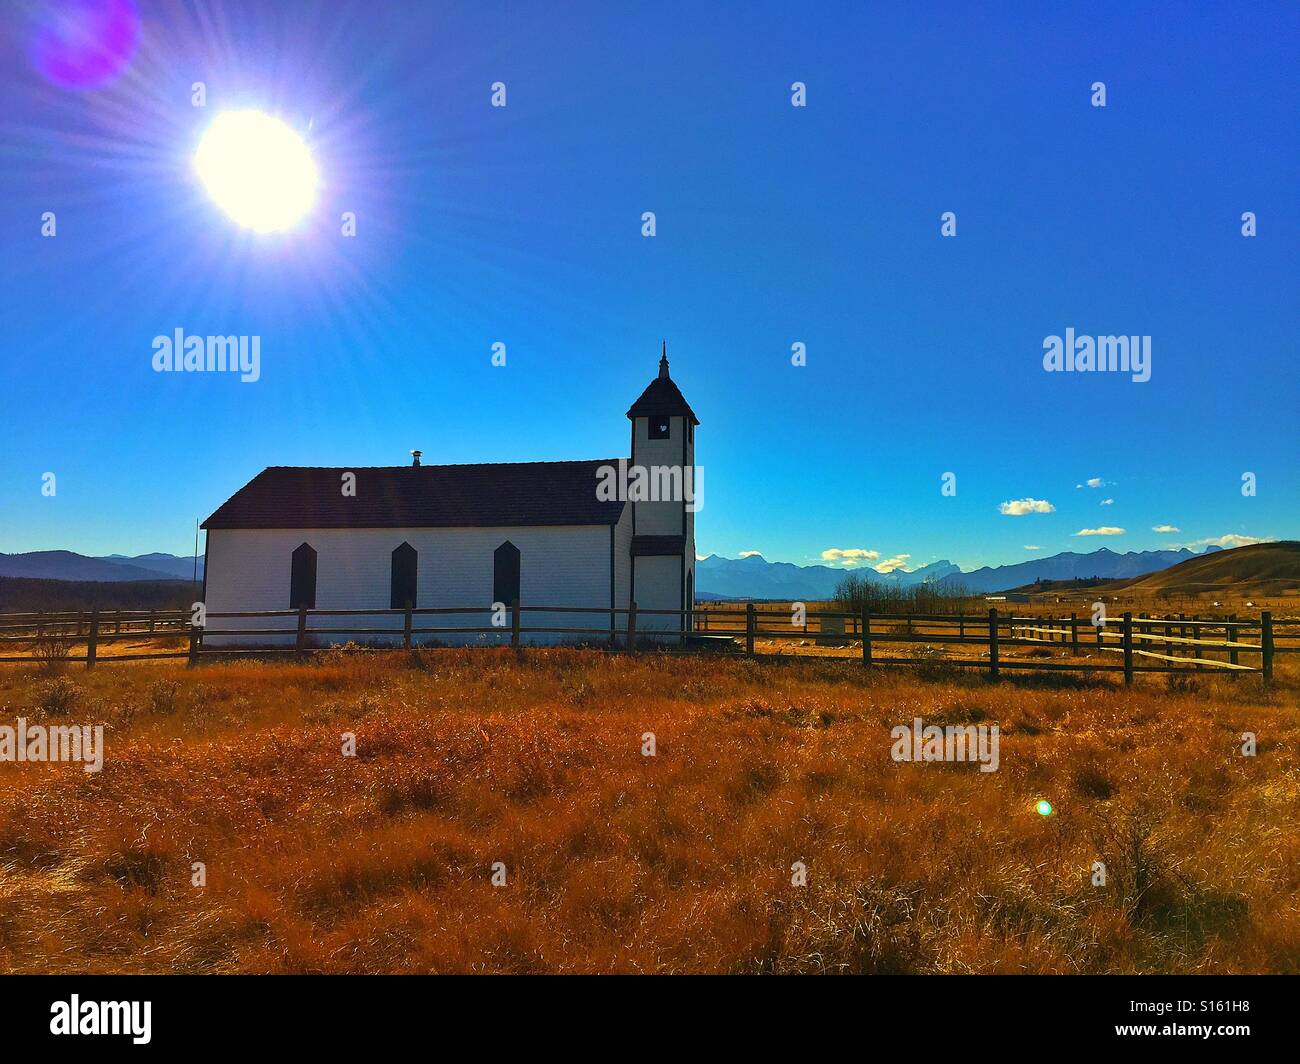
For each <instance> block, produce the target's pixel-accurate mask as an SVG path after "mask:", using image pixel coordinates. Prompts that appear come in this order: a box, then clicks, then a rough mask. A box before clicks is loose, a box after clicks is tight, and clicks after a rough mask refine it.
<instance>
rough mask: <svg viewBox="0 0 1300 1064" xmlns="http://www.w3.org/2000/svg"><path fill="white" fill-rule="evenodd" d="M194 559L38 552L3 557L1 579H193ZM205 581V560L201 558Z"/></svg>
mask: <svg viewBox="0 0 1300 1064" xmlns="http://www.w3.org/2000/svg"><path fill="white" fill-rule="evenodd" d="M193 573H194V559H193V558H178V557H177V556H176V555H174V554H141V555H138V556H136V557H134V558H130V557H127V556H126V555H122V554H110V555H108V556H107V557H104V558H93V557H87V556H86V555H84V554H77V553H75V552H73V551H70V550H38V551H31V552H29V553H27V554H0V576H15V577H24V578H27V579H31V580H82V581H98V582H104V583H119V582H122V581H127V580H189V579H191V577H192V576H193ZM199 579H200V580H202V579H203V559H202V558H200V559H199Z"/></svg>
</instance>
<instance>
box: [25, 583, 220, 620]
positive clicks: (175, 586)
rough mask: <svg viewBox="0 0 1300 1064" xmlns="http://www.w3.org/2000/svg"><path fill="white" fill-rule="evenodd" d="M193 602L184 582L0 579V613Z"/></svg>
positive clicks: (181, 606) (136, 607)
mask: <svg viewBox="0 0 1300 1064" xmlns="http://www.w3.org/2000/svg"><path fill="white" fill-rule="evenodd" d="M195 598H196V596H195V594H194V585H193V584H192V583H190V581H188V580H184V581H182V580H157V581H153V580H109V581H106V580H84V581H83V580H31V579H27V578H25V577H19V576H0V613H25V612H29V611H37V610H48V611H56V610H88V609H93V608H94V607H96V606H98V607H99V608H100V609H101V610H149V609H159V610H178V609H188V608H189V607H190V605H191V604H192V603H193V601H194V599H195Z"/></svg>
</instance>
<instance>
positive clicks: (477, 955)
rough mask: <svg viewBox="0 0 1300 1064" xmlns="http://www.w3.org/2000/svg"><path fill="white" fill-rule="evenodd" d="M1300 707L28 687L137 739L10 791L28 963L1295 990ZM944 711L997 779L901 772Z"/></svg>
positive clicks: (791, 680)
mask: <svg viewBox="0 0 1300 1064" xmlns="http://www.w3.org/2000/svg"><path fill="white" fill-rule="evenodd" d="M1171 686H1172V687H1173V688H1174V689H1172V690H1171V689H1170V687H1171ZM1296 701H1297V700H1296V686H1295V682H1294V677H1293V676H1283V677H1282V678H1281V682H1279V683H1276V684H1274V685H1273V686H1272V687H1271V688H1264V687H1263V686H1262V685H1261V683H1260V681H1259V678H1258V677H1255V676H1247V677H1242V678H1240V679H1239V680H1238V681H1237V682H1235V683H1234V682H1231V681H1228V680H1226V679H1225V680H1222V681H1220V680H1217V679H1215V680H1200V679H1198V680H1196V681H1194V682H1190V683H1188V682H1182V681H1181V678H1180V681H1179V682H1177V683H1174V682H1166V681H1163V680H1161V681H1156V680H1155V679H1146V680H1143V681H1140V682H1139V683H1138V684H1137V685H1136V686H1135V687H1134V688H1133V689H1131V690H1128V691H1125V690H1123V689H1122V688H1119V687H1117V686H1113V685H1112V684H1110V683H1105V682H1100V681H1098V682H1085V681H1082V680H1079V679H1077V678H1069V677H1061V678H1052V679H1050V680H1049V679H1039V680H1037V681H1031V680H1029V679H1024V680H1019V681H1011V682H1006V681H1004V682H1002V683H999V684H989V683H987V682H986V681H985V680H983V679H982V678H980V677H978V676H970V677H950V676H946V675H944V676H938V677H929V678H927V676H926V675H918V674H917V673H915V672H913V671H910V670H907V671H905V670H880V669H877V670H871V671H869V672H868V671H866V670H863V669H861V667H854V666H852V665H849V664H847V663H844V662H833V661H832V662H827V661H817V660H807V659H804V660H779V661H767V662H760V661H746V660H743V659H711V658H700V657H680V656H678V657H672V656H667V655H656V654H645V655H640V656H636V657H630V656H626V655H608V654H599V653H593V652H582V651H566V650H546V651H543V650H530V651H527V652H526V653H525V654H524V655H523V656H522V657H516V656H515V655H514V654H513V652H511V651H508V650H484V649H475V650H466V651H450V650H440V651H424V652H419V653H415V654H403V653H400V652H390V653H366V652H352V653H349V652H345V651H336V652H331V653H329V654H325V655H321V656H320V657H319V658H318V659H316V660H315V661H314V663H311V664H304V665H298V664H282V663H272V662H259V663H252V664H250V663H244V662H231V663H224V664H217V665H208V666H202V667H200V668H197V669H192V670H186V669H184V668H179V667H174V666H172V665H170V664H165V665H164V664H157V663H151V664H144V663H142V664H138V665H129V664H127V665H115V666H113V667H104V668H100V669H97V670H94V671H93V672H89V673H87V672H82V671H75V670H70V671H69V672H68V673H67V674H66V675H65V676H63V677H49V676H47V675H45V674H43V673H41V672H40V671H38V670H36V669H33V668H28V667H25V666H11V667H9V668H8V669H6V670H4V671H0V704H3V706H4V710H3V713H0V723H10V724H12V723H13V722H14V718H15V717H17V716H19V715H25V716H27V717H28V718H29V719H30V720H43V721H45V722H47V723H49V722H52V721H55V720H57V721H60V722H66V723H85V722H94V721H102V722H104V723H105V724H106V725H107V730H106V740H105V741H106V747H107V757H106V762H105V767H104V769H103V771H102V772H100V773H97V774H87V773H85V772H84V771H82V769H81V767H80V766H77V765H66V764H56V765H47V764H36V765H31V764H26V765H16V764H4V765H0V970H3V971H10V972H12V971H20V972H240V971H252V972H265V971H269V972H428V971H433V972H452V971H455V972H465V971H474V972H476V971H484V972H611V971H618V972H684V971H707V972H817V971H832V972H1018V971H1032V972H1112V971H1114V972H1152V971H1175V972H1182V971H1186V972H1210V971H1215V972H1231V971H1249V972H1264V971H1287V972H1297V971H1300V832H1297V831H1296V830H1295V821H1294V817H1295V813H1296V809H1297V806H1298V803H1300V767H1298V763H1297V759H1296V753H1297V746H1298V745H1300V724H1298V723H1297V713H1296ZM914 716H921V717H923V718H924V720H925V721H926V723H936V724H945V723H961V722H981V723H985V724H993V723H997V724H999V725H1000V727H1001V757H1000V767H999V769H998V771H996V772H992V773H981V772H979V771H977V770H976V766H974V765H971V764H965V765H960V764H945V763H929V764H907V763H896V762H894V761H893V760H892V759H891V757H890V748H891V745H892V743H891V739H890V736H889V729H890V727H892V726H893V725H896V724H900V723H908V722H910V721H911V719H912V718H913V717H914ZM1245 731H1250V732H1254V733H1255V734H1256V735H1257V736H1258V753H1257V755H1256V756H1254V757H1245V756H1242V755H1241V753H1240V746H1241V739H1240V735H1241V733H1242V732H1245ZM345 732H352V733H355V736H356V756H355V757H344V756H343V755H342V742H343V739H342V736H343V733H345ZM646 732H653V733H654V736H655V741H656V747H657V749H656V753H655V756H653V757H648V756H644V755H643V753H642V748H643V741H644V740H643V736H644V733H646ZM1039 798H1047V799H1048V800H1050V801H1051V802H1052V804H1053V806H1054V807H1055V810H1056V811H1055V814H1054V815H1053V816H1051V817H1050V818H1044V817H1041V816H1039V815H1037V814H1036V813H1035V811H1034V803H1035V801H1036V800H1037V799H1039ZM1097 860H1102V861H1104V862H1105V864H1106V866H1107V873H1108V875H1107V884H1106V886H1105V887H1104V888H1102V887H1095V886H1093V885H1092V881H1091V874H1092V865H1093V862H1094V861H1097ZM797 861H798V862H803V863H804V864H805V865H806V868H807V885H806V886H793V885H792V883H791V880H792V871H791V866H792V865H793V864H794V863H795V862H797ZM194 862H202V863H203V864H204V865H205V866H206V885H204V886H194V885H193V882H192V876H193V863H194ZM495 862H502V863H503V864H504V866H505V885H503V886H494V885H493V883H492V875H493V865H494V863H495Z"/></svg>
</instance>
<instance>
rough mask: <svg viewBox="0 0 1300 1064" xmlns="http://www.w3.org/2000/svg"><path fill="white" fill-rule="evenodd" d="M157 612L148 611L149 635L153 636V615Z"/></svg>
mask: <svg viewBox="0 0 1300 1064" xmlns="http://www.w3.org/2000/svg"><path fill="white" fill-rule="evenodd" d="M157 612H158V611H157V610H150V611H149V633H150V634H151V635H152V634H153V628H154V615H155V614H156V613H157Z"/></svg>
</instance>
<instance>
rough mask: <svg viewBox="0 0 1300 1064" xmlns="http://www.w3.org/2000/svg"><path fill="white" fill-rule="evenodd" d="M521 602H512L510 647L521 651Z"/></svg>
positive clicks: (513, 600)
mask: <svg viewBox="0 0 1300 1064" xmlns="http://www.w3.org/2000/svg"><path fill="white" fill-rule="evenodd" d="M519 624H520V621H519V600H518V599H511V600H510V645H511V646H512V647H514V648H515V649H516V650H518V649H519Z"/></svg>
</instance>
